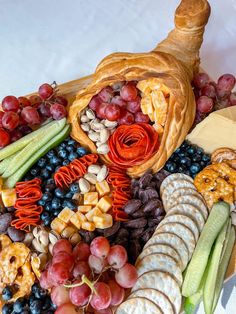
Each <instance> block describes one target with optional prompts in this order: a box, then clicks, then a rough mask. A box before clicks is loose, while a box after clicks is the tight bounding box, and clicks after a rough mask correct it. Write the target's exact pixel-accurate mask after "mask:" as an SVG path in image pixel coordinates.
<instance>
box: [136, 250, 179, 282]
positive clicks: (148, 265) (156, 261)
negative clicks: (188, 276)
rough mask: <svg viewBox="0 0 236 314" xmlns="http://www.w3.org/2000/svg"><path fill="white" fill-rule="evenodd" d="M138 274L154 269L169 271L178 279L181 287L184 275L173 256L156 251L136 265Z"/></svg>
mask: <svg viewBox="0 0 236 314" xmlns="http://www.w3.org/2000/svg"><path fill="white" fill-rule="evenodd" d="M136 269H137V272H138V276H139V277H140V276H141V275H142V274H144V273H146V272H149V271H152V270H160V271H164V272H167V273H169V274H171V275H172V277H173V278H174V279H175V280H176V281H177V283H178V285H179V287H181V286H182V283H183V276H182V272H181V269H180V267H179V265H178V263H176V261H175V260H174V259H173V258H172V257H171V256H168V255H166V254H163V253H155V254H150V255H147V256H145V257H144V258H143V259H141V260H140V261H139V262H138V264H137V265H136Z"/></svg>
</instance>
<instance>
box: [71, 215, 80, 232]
mask: <svg viewBox="0 0 236 314" xmlns="http://www.w3.org/2000/svg"><path fill="white" fill-rule="evenodd" d="M70 222H71V223H72V225H74V226H75V227H76V228H77V229H80V228H81V220H80V218H79V216H78V215H77V213H75V214H74V215H73V216H72V217H71V218H70Z"/></svg>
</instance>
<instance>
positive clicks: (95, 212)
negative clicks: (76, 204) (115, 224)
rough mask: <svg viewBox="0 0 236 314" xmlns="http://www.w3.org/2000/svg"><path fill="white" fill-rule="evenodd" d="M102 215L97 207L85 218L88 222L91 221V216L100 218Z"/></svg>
mask: <svg viewBox="0 0 236 314" xmlns="http://www.w3.org/2000/svg"><path fill="white" fill-rule="evenodd" d="M100 215H102V212H101V210H100V209H99V208H98V207H94V208H93V209H92V210H90V212H88V213H87V214H86V215H85V217H86V218H87V219H88V221H90V222H92V221H93V216H100Z"/></svg>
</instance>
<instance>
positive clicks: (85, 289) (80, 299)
mask: <svg viewBox="0 0 236 314" xmlns="http://www.w3.org/2000/svg"><path fill="white" fill-rule="evenodd" d="M75 283H79V281H76V282H75ZM69 295H70V300H71V302H72V303H73V304H74V305H77V306H84V305H86V304H87V303H88V301H89V297H90V295H91V289H90V288H89V286H87V285H86V284H83V285H81V286H78V287H74V288H71V289H70V292H69Z"/></svg>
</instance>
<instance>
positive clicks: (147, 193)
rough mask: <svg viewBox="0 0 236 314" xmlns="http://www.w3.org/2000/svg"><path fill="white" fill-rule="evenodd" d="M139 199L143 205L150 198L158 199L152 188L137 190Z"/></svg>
mask: <svg viewBox="0 0 236 314" xmlns="http://www.w3.org/2000/svg"><path fill="white" fill-rule="evenodd" d="M139 198H140V200H141V201H142V202H143V203H144V204H145V203H147V202H148V201H149V200H151V199H152V198H159V195H158V192H157V191H156V190H155V189H153V188H147V189H146V190H143V189H140V190H139Z"/></svg>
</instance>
